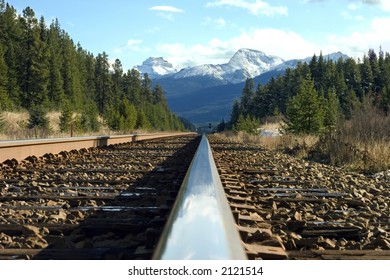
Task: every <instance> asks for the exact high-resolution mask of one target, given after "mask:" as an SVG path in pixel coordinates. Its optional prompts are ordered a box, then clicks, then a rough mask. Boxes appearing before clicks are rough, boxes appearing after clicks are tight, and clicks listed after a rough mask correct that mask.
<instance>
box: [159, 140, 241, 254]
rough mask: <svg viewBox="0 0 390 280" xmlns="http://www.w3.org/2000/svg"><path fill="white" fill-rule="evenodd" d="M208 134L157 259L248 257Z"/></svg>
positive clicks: (178, 202) (191, 166)
mask: <svg viewBox="0 0 390 280" xmlns="http://www.w3.org/2000/svg"><path fill="white" fill-rule="evenodd" d="M241 244H242V243H241V239H240V236H239V233H238V230H237V227H236V224H235V222H234V218H233V215H232V212H231V210H230V207H229V205H228V202H227V199H226V196H225V193H224V190H223V187H222V183H221V180H220V178H219V174H218V171H217V168H216V166H215V162H214V159H213V156H212V152H211V148H210V145H209V143H208V140H207V138H206V136H205V135H203V136H202V140H201V143H200V144H199V147H198V149H197V151H196V153H195V156H194V158H193V160H192V162H191V165H190V168H189V170H188V172H187V174H186V177H185V179H184V181H183V184H182V187H181V189H180V192H179V194H178V196H177V199H176V201H175V204H174V207H173V209H172V212H171V214H170V216H169V219H168V222H167V224H166V226H165V228H164V231H163V234H162V236H161V238H160V241H159V244H158V246H157V248H156V252H155V254H154V256H153V258H154V259H167V260H187V259H193V260H208V259H213V260H217V259H247V256H246V254H245V252H244V249H243V247H242V245H241Z"/></svg>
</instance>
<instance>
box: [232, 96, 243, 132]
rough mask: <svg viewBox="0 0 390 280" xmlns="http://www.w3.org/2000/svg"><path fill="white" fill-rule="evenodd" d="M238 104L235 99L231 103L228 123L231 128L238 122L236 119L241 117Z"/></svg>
mask: <svg viewBox="0 0 390 280" xmlns="http://www.w3.org/2000/svg"><path fill="white" fill-rule="evenodd" d="M240 108H241V106H240V102H239V101H238V100H237V99H235V100H234V102H233V109H232V112H231V114H230V123H231V125H232V126H234V125H235V124H236V123H237V122H238V118H239V116H240V115H241V110H240Z"/></svg>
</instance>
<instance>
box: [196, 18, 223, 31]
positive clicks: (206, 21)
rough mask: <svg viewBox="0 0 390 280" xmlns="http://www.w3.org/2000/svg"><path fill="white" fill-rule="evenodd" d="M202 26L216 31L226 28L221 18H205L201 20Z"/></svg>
mask: <svg viewBox="0 0 390 280" xmlns="http://www.w3.org/2000/svg"><path fill="white" fill-rule="evenodd" d="M202 24H203V25H211V26H213V27H215V28H217V29H221V28H223V27H225V26H226V21H225V20H224V19H223V18H217V19H213V18H211V17H206V18H205V19H204V20H203V23H202Z"/></svg>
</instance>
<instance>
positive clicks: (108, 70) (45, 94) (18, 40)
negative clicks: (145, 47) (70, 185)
mask: <svg viewBox="0 0 390 280" xmlns="http://www.w3.org/2000/svg"><path fill="white" fill-rule="evenodd" d="M0 30H1V32H0V113H1V112H4V111H18V110H28V111H29V113H30V119H29V122H28V127H29V128H33V127H40V128H42V129H45V128H47V125H48V124H47V119H46V118H45V114H46V112H48V111H49V110H54V111H61V124H60V125H61V129H62V130H63V131H66V130H68V129H69V127H70V125H72V126H73V127H75V128H76V129H78V130H80V131H96V130H98V129H99V122H98V116H101V117H103V118H104V120H105V122H106V123H107V125H108V126H109V127H110V128H111V129H113V130H121V131H123V132H126V131H131V130H133V129H155V130H168V129H169V130H182V129H184V126H183V123H182V122H181V121H180V120H179V118H178V117H176V116H175V115H174V114H173V113H171V112H170V110H169V108H168V105H167V102H166V99H165V96H164V93H163V89H162V88H161V87H159V86H155V87H152V85H151V81H150V79H149V78H148V76H147V75H145V76H142V77H141V76H140V74H139V72H138V71H136V70H128V71H125V70H124V69H123V67H122V64H121V61H120V60H118V59H116V60H115V63H114V64H113V65H110V63H109V58H108V55H107V54H106V53H105V52H102V53H99V54H97V55H96V56H95V55H94V54H92V53H90V52H89V51H87V50H85V49H83V48H82V46H81V45H80V43H77V44H75V43H74V42H73V40H72V38H70V36H69V34H68V33H67V32H66V31H65V30H63V29H62V28H61V26H60V23H59V21H58V20H53V21H52V22H51V23H50V24H47V23H46V21H45V19H44V17H41V18H39V19H37V18H36V16H35V13H34V11H33V9H31V8H30V7H27V8H25V9H24V10H23V12H22V14H21V15H19V14H18V13H17V11H16V10H15V9H14V7H12V6H11V5H9V4H7V3H5V2H4V0H0Z"/></svg>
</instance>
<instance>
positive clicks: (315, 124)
mask: <svg viewBox="0 0 390 280" xmlns="http://www.w3.org/2000/svg"><path fill="white" fill-rule="evenodd" d="M287 117H288V119H289V130H290V131H292V132H295V133H318V132H320V130H321V129H322V126H323V120H322V111H321V108H320V102H319V97H318V93H317V91H316V90H315V88H314V81H313V80H312V79H311V76H310V75H307V77H306V79H305V80H303V82H302V84H301V86H300V88H299V92H298V94H297V95H296V96H294V97H293V98H292V99H291V100H290V102H289V103H288V105H287Z"/></svg>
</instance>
